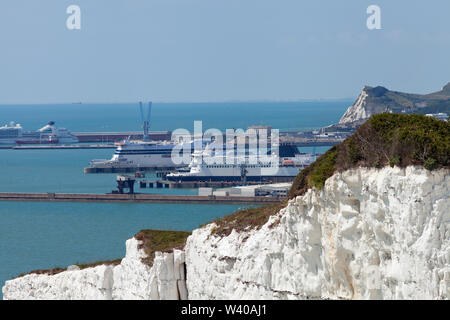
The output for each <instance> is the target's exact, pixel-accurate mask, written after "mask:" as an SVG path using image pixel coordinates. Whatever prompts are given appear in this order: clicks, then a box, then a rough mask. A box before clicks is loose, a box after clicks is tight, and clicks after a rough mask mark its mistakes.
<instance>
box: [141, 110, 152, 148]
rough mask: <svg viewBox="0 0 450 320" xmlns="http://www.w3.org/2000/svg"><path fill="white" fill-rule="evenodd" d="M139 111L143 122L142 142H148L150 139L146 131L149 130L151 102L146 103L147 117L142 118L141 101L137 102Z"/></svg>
mask: <svg viewBox="0 0 450 320" xmlns="http://www.w3.org/2000/svg"><path fill="white" fill-rule="evenodd" d="M139 109H140V111H141V120H142V122H143V125H142V127H143V128H144V136H143V140H144V141H150V137H149V135H148V130H149V129H150V114H151V111H152V102H151V101H150V102H149V103H148V111H147V117H144V108H143V105H142V101H140V102H139Z"/></svg>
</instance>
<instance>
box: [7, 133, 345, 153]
mask: <svg viewBox="0 0 450 320" xmlns="http://www.w3.org/2000/svg"><path fill="white" fill-rule="evenodd" d="M73 135H74V136H76V137H77V138H78V140H79V142H80V144H70V145H60V144H56V145H20V146H19V145H8V146H0V148H1V149H17V150H26V149H39V150H45V149H114V148H116V146H115V145H114V143H115V142H117V141H120V140H124V139H128V138H129V139H132V140H142V138H143V134H142V132H139V131H131V132H74V133H73ZM171 136H172V132H171V131H151V132H149V139H150V140H151V141H170V140H171ZM344 138H346V136H344V137H327V136H324V137H318V136H307V137H304V136H299V132H280V143H282V144H289V145H293V146H296V147H314V146H316V147H322V146H326V147H329V146H334V145H336V144H339V143H341V142H342V141H343V140H344Z"/></svg>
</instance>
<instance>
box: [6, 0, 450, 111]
mask: <svg viewBox="0 0 450 320" xmlns="http://www.w3.org/2000/svg"><path fill="white" fill-rule="evenodd" d="M72 4H76V5H79V6H80V8H81V30H72V31H71V30H68V29H67V28H66V19H67V17H68V15H67V14H66V8H67V7H68V6H69V5H72ZM371 4H377V5H379V6H380V7H381V21H382V22H381V23H382V29H381V30H368V29H367V27H366V19H367V17H368V15H367V14H366V8H367V7H368V6H369V5H371ZM449 15H450V1H448V0H433V1H414V0H396V1H391V0H389V1H388V0H386V1H381V0H371V1H365V0H345V1H344V0H341V1H337V0H314V1H313V0H310V1H301V0H95V1H93V0H69V1H66V0H39V1H36V0H2V1H1V2H0V44H1V46H0V88H1V89H0V104H11V103H61V102H74V101H83V102H132V101H138V100H141V99H145V100H153V101H224V100H297V99H320V98H322V99H329V98H354V97H356V96H357V94H358V93H359V92H360V90H361V88H362V86H363V85H365V84H368V85H383V86H386V87H388V88H390V89H393V90H399V91H406V92H418V93H426V92H431V91H436V90H438V89H439V88H440V87H442V86H443V85H444V84H446V83H447V82H448V81H450V59H449V58H448V57H449V56H450V55H449V54H450V19H449Z"/></svg>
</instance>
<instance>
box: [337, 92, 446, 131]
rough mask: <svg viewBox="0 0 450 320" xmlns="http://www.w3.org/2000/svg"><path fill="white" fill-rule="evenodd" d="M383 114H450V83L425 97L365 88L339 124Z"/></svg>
mask: <svg viewBox="0 0 450 320" xmlns="http://www.w3.org/2000/svg"><path fill="white" fill-rule="evenodd" d="M383 112H392V113H405V114H427V113H439V112H444V113H447V114H450V83H448V84H447V85H445V86H444V87H443V88H442V89H441V90H440V91H437V92H433V93H430V94H425V95H421V94H411V93H404V92H398V91H391V90H388V89H386V88H384V87H381V86H378V87H370V86H365V87H364V88H363V90H362V92H361V94H360V95H359V97H358V98H357V99H356V101H355V102H354V104H353V105H352V106H350V107H349V108H348V110H347V111H346V112H345V114H344V115H343V116H342V118H341V120H340V121H339V123H340V124H344V123H352V122H355V121H362V120H367V119H368V118H370V117H371V116H372V115H374V114H378V113H383Z"/></svg>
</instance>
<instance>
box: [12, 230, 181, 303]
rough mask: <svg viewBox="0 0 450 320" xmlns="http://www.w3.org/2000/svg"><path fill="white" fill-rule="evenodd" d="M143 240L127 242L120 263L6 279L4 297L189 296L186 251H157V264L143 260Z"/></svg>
mask: <svg viewBox="0 0 450 320" xmlns="http://www.w3.org/2000/svg"><path fill="white" fill-rule="evenodd" d="M138 247H139V241H138V240H136V239H135V238H131V239H129V240H127V242H126V255H125V258H123V259H122V261H121V263H120V264H119V265H117V266H106V265H100V266H97V267H93V268H86V269H82V270H80V269H79V268H78V267H76V266H73V267H69V268H68V269H69V270H67V271H63V272H60V273H58V274H55V275H46V274H33V273H31V274H28V275H25V276H23V277H20V278H16V279H13V280H9V281H6V283H5V286H4V287H3V299H5V300H8V299H27V300H30V299H46V300H57V299H61V300H83V299H90V300H110V299H116V300H119V299H126V300H137V299H138V300H149V299H152V300H156V299H163V300H178V299H187V291H186V282H185V270H184V252H183V251H181V250H173V252H170V253H167V252H165V253H161V252H156V255H155V259H154V261H153V265H152V266H151V267H149V266H148V265H146V264H144V263H143V262H142V260H141V259H142V258H145V257H146V254H145V252H144V251H143V250H142V249H139V248H138Z"/></svg>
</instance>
